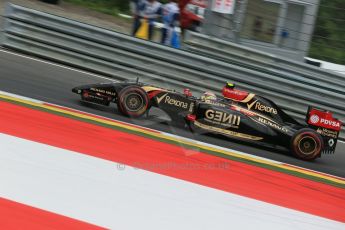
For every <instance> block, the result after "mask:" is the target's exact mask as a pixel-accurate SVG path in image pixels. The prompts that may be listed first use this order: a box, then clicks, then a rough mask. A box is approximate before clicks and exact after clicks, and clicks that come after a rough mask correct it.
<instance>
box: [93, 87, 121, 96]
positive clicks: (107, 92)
mask: <svg viewBox="0 0 345 230" xmlns="http://www.w3.org/2000/svg"><path fill="white" fill-rule="evenodd" d="M90 90H91V91H95V92H98V93H105V94H108V95H112V96H115V95H116V93H115V92H112V91H108V90H104V89H97V88H90Z"/></svg>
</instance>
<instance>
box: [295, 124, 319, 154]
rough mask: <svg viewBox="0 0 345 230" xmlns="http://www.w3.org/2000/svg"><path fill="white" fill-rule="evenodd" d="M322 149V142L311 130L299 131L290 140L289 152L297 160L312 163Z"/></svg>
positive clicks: (317, 134)
mask: <svg viewBox="0 0 345 230" xmlns="http://www.w3.org/2000/svg"><path fill="white" fill-rule="evenodd" d="M322 149H323V140H322V137H321V135H320V134H319V133H317V132H315V131H314V130H313V129H308V128H304V129H300V130H298V131H297V132H296V133H295V134H294V135H293V137H292V138H291V151H292V153H293V154H294V155H295V156H296V157H298V158H299V159H302V160H306V161H312V160H315V159H316V158H318V157H319V156H320V154H321V151H322Z"/></svg>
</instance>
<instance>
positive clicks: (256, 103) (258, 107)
mask: <svg viewBox="0 0 345 230" xmlns="http://www.w3.org/2000/svg"><path fill="white" fill-rule="evenodd" d="M253 106H254V109H255V110H259V111H261V112H266V113H273V114H277V113H278V111H277V109H275V108H272V107H270V106H267V105H263V104H261V103H260V102H259V101H258V100H256V101H254V102H252V103H250V104H247V107H248V109H249V110H251V109H252V108H253Z"/></svg>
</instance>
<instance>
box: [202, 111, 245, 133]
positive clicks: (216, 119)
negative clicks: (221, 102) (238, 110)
mask: <svg viewBox="0 0 345 230" xmlns="http://www.w3.org/2000/svg"><path fill="white" fill-rule="evenodd" d="M205 118H206V119H207V120H208V121H209V122H212V123H216V124H222V125H227V126H231V127H233V128H238V126H239V125H240V122H241V117H240V116H236V115H233V114H228V113H225V112H222V111H216V110H213V109H208V110H206V112H205Z"/></svg>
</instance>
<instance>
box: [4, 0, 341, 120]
mask: <svg viewBox="0 0 345 230" xmlns="http://www.w3.org/2000/svg"><path fill="white" fill-rule="evenodd" d="M2 45H3V46H4V47H7V48H11V49H15V50H19V51H22V52H27V53H30V54H34V55H38V56H41V57H45V58H49V59H52V60H56V61H59V62H63V63H66V64H69V65H73V66H77V67H80V68H84V69H88V70H92V71H94V72H98V73H102V74H106V75H108V76H111V77H113V78H115V79H134V78H136V77H141V79H142V80H143V81H144V82H148V83H153V84H156V85H160V86H163V87H171V88H175V89H177V90H181V89H183V88H186V87H187V88H191V89H192V90H194V91H196V92H202V91H205V90H214V91H218V92H219V91H220V89H221V87H222V86H223V85H224V83H225V82H226V81H233V82H235V83H237V84H238V86H239V88H242V89H245V90H250V91H253V92H255V93H258V94H261V95H264V96H268V97H270V98H273V99H274V101H275V102H276V103H277V104H278V105H280V106H281V107H282V108H284V109H285V110H286V111H287V113H289V114H290V115H292V116H294V117H295V118H297V119H300V120H301V119H304V117H305V112H306V110H307V106H308V105H311V106H316V107H322V108H325V109H328V110H331V111H333V112H334V113H335V115H336V116H337V117H339V118H341V119H342V120H345V119H344V118H345V103H344V99H345V94H344V92H343V89H342V87H343V86H342V84H343V83H342V81H341V79H340V80H339V79H338V80H339V82H335V83H334V82H333V84H330V83H327V84H326V83H325V84H319V82H318V81H319V80H320V79H316V78H315V79H314V78H312V79H310V78H307V77H304V76H299V77H301V78H300V79H299V80H296V79H298V76H297V74H298V73H299V71H300V70H299V69H296V70H295V71H296V74H295V75H294V74H288V73H287V74H285V73H284V72H282V71H281V70H275V71H276V72H277V75H272V74H271V73H268V72H265V71H261V70H260V68H261V69H263V68H266V66H262V65H261V62H265V61H264V60H263V58H264V57H265V58H266V59H265V60H266V61H267V60H269V58H268V57H266V56H265V55H261V56H260V55H258V56H255V57H253V58H252V59H253V60H257V61H258V62H257V63H255V66H256V67H257V69H256V68H248V66H243V65H240V64H232V63H230V62H228V61H227V60H225V61H226V62H225V61H224V60H214V58H209V57H205V56H201V55H198V54H194V53H191V52H187V51H183V50H177V49H173V48H170V47H165V46H161V45H159V44H155V43H152V42H148V41H144V40H140V39H136V38H133V37H130V36H127V35H124V34H120V33H116V32H113V31H109V30H105V29H102V28H98V27H94V26H90V25H87V24H83V23H80V22H76V21H72V20H68V19H65V18H61V17H57V16H54V15H50V14H46V13H43V12H39V11H36V10H32V9H28V8H24V7H21V6H17V5H13V4H9V5H8V7H7V9H6V22H5V34H4V41H3V44H2ZM238 48H239V51H238V52H240V47H238ZM282 65H283V64H282ZM302 70H303V68H302ZM302 70H301V71H302ZM304 70H305V69H304ZM278 73H279V74H278ZM319 75H320V76H321V75H322V73H319ZM327 78H328V77H327ZM329 81H333V80H327V79H326V80H325V82H329Z"/></svg>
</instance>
